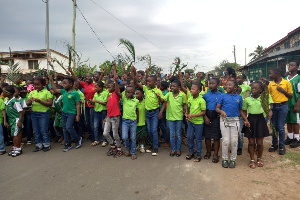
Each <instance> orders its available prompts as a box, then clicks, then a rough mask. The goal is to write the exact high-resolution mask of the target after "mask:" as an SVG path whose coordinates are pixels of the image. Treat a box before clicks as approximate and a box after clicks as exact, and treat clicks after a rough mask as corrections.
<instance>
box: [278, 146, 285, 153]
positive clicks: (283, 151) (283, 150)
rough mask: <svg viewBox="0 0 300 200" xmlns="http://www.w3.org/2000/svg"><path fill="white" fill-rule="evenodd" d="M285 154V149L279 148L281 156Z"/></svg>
mask: <svg viewBox="0 0 300 200" xmlns="http://www.w3.org/2000/svg"><path fill="white" fill-rule="evenodd" d="M284 154H285V147H280V148H279V155H284Z"/></svg>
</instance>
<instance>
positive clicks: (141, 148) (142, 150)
mask: <svg viewBox="0 0 300 200" xmlns="http://www.w3.org/2000/svg"><path fill="white" fill-rule="evenodd" d="M140 152H141V153H145V152H146V151H145V147H144V145H141V147H140Z"/></svg>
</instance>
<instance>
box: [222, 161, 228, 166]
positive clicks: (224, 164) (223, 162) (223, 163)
mask: <svg viewBox="0 0 300 200" xmlns="http://www.w3.org/2000/svg"><path fill="white" fill-rule="evenodd" d="M222 167H223V168H228V160H223V161H222Z"/></svg>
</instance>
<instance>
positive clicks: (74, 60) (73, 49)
mask: <svg viewBox="0 0 300 200" xmlns="http://www.w3.org/2000/svg"><path fill="white" fill-rule="evenodd" d="M76 6H77V5H76V0H73V29H72V32H73V45H72V51H73V56H72V61H73V68H75V67H76V63H75V62H76V59H75V56H76V53H75V36H76V34H75V24H76Z"/></svg>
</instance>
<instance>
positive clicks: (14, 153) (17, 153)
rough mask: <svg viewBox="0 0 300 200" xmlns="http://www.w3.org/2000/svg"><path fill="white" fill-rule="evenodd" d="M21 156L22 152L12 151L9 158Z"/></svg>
mask: <svg viewBox="0 0 300 200" xmlns="http://www.w3.org/2000/svg"><path fill="white" fill-rule="evenodd" d="M21 154H22V151H13V152H12V154H11V157H17V156H19V155H21Z"/></svg>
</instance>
